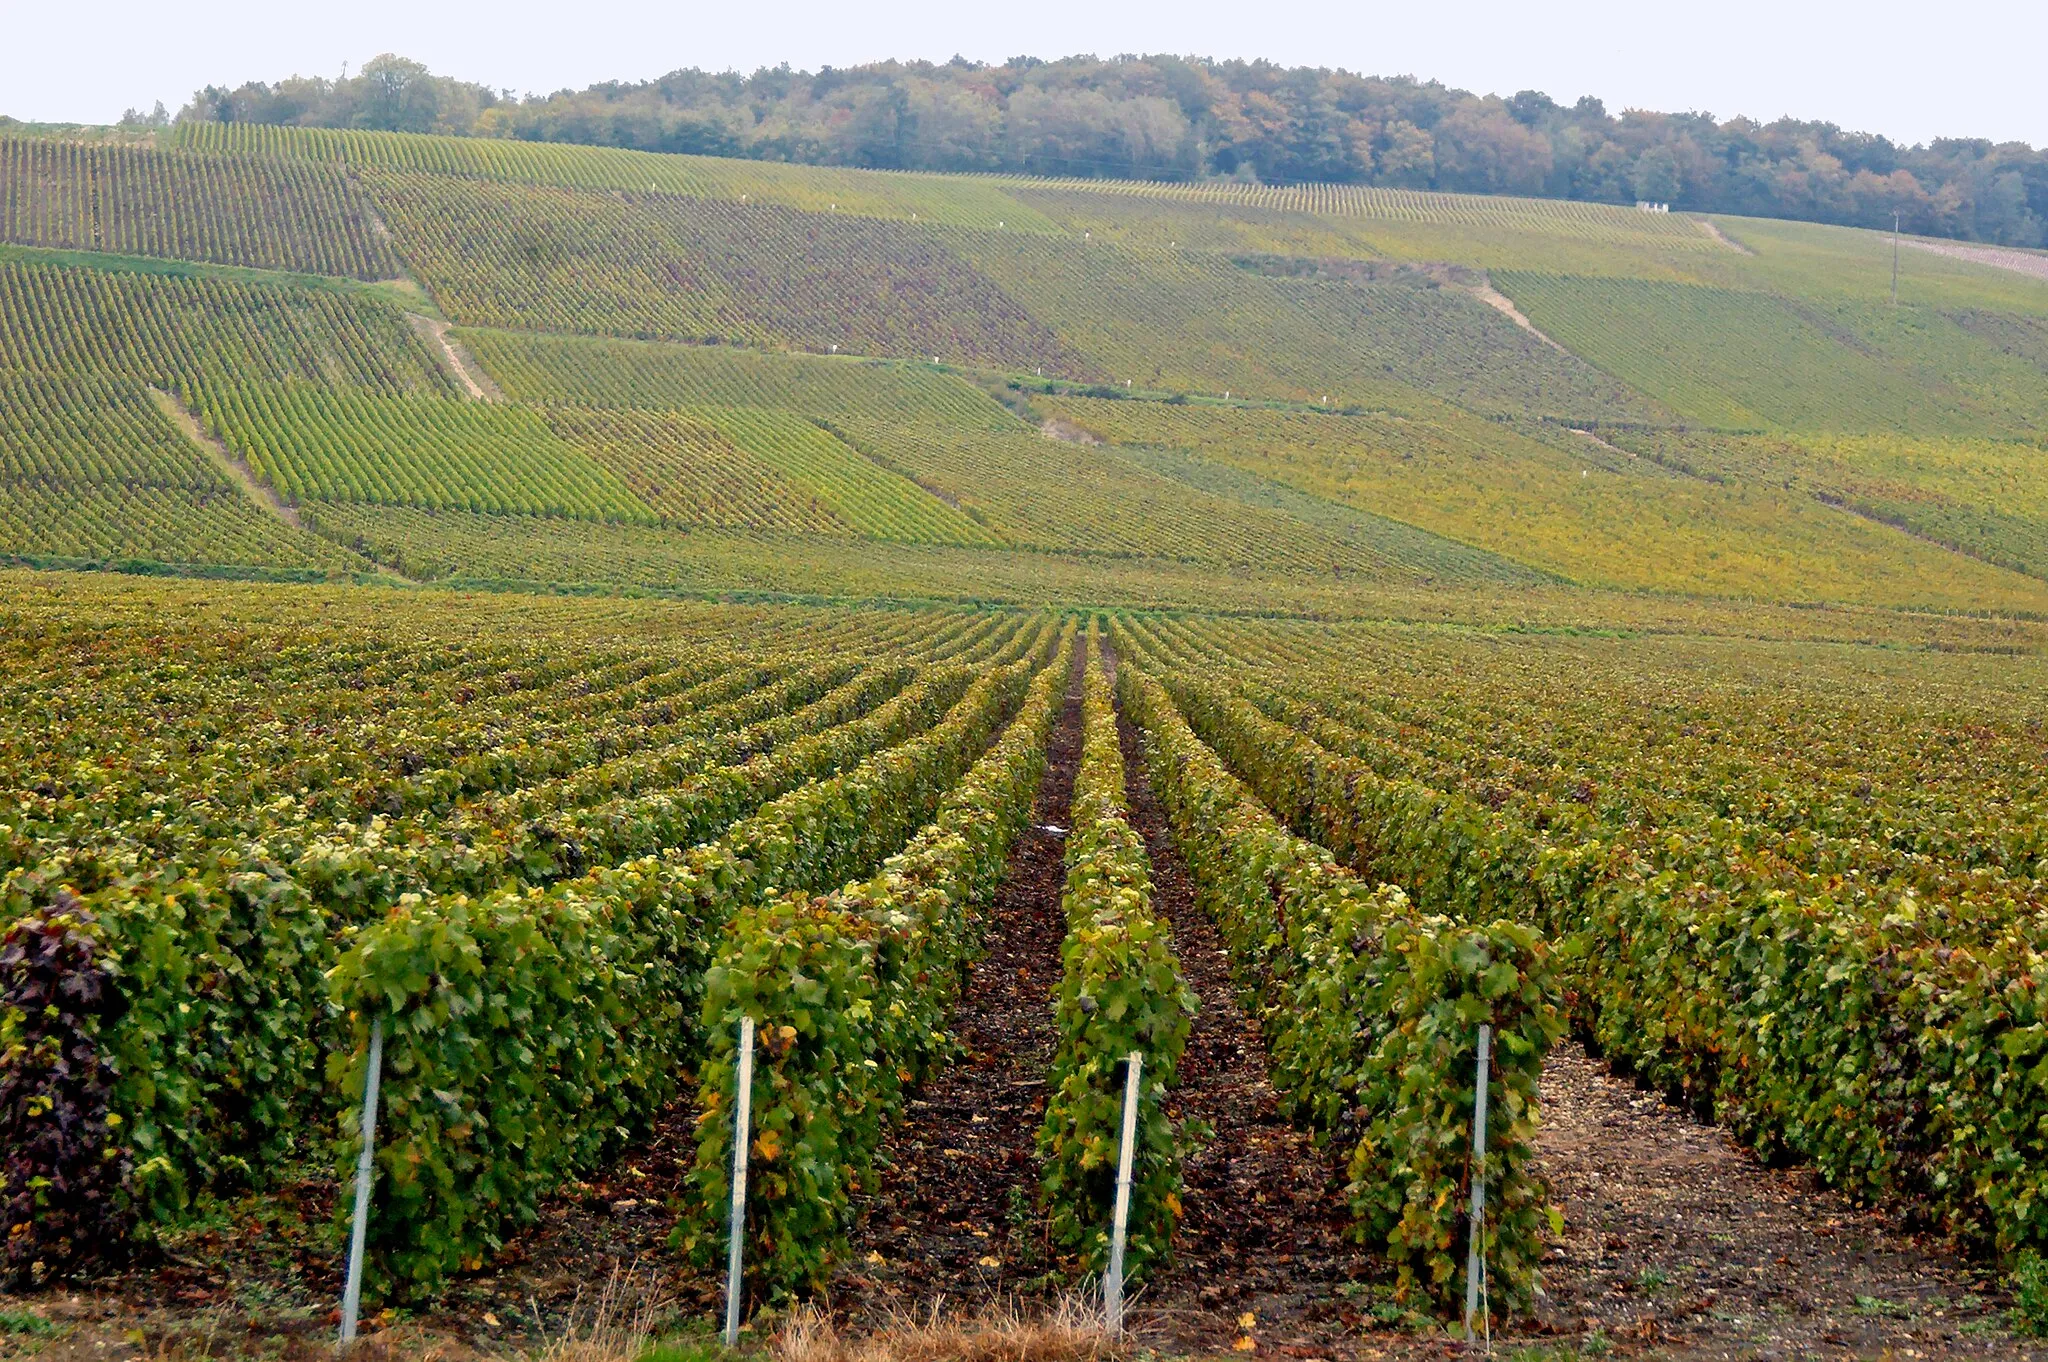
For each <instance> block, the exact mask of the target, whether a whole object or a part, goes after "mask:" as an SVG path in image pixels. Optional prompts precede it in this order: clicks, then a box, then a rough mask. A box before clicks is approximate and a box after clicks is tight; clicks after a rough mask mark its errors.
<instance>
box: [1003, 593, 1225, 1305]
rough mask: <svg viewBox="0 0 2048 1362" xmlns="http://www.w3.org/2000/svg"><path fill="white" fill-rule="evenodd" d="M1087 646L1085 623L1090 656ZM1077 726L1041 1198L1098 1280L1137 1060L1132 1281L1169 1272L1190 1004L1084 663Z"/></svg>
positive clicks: (1063, 1240) (1101, 696)
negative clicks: (1179, 1089) (1171, 1095)
mask: <svg viewBox="0 0 2048 1362" xmlns="http://www.w3.org/2000/svg"><path fill="white" fill-rule="evenodd" d="M1095 642H1096V635H1095V629H1094V627H1093V626H1092V625H1091V626H1090V628H1089V631H1088V644H1089V652H1090V653H1093V652H1094V650H1095ZM1090 661H1091V662H1092V661H1093V659H1092V658H1091V659H1090ZM1081 714H1082V739H1081V760H1080V766H1079V768H1078V770H1077V772H1076V774H1075V778H1074V799H1073V807H1072V812H1071V813H1070V814H1069V816H1068V819H1067V821H1068V823H1069V825H1070V826H1069V828H1068V831H1067V852H1066V866H1067V886H1066V893H1065V895H1064V897H1063V898H1062V899H1061V907H1062V909H1063V911H1064V912H1065V915H1066V919H1067V936H1066V940H1065V941H1064V942H1062V943H1061V945H1060V962H1061V973H1060V982H1059V984H1058V986H1057V987H1056V988H1055V989H1054V990H1053V1020H1054V1025H1055V1026H1056V1028H1057V1030H1058V1039H1057V1041H1056V1042H1055V1045H1054V1048H1053V1058H1052V1070H1051V1073H1050V1074H1049V1076H1048V1078H1047V1097H1046V1104H1045V1121H1044V1124H1043V1125H1042V1126H1041V1127H1040V1129H1039V1132H1038V1153H1039V1158H1040V1159H1041V1161H1042V1162H1043V1164H1044V1174H1043V1176H1042V1177H1041V1179H1040V1182H1039V1200H1040V1202H1041V1204H1042V1205H1043V1206H1044V1207H1045V1210H1046V1216H1047V1232H1048V1234H1050V1236H1051V1237H1052V1241H1053V1243H1054V1244H1055V1245H1057V1246H1058V1247H1059V1248H1060V1250H1061V1251H1063V1252H1064V1253H1067V1254H1069V1255H1072V1256H1073V1257H1075V1258H1077V1259H1079V1261H1080V1262H1081V1264H1082V1265H1083V1267H1084V1268H1085V1269H1086V1270H1087V1271H1090V1272H1097V1271H1100V1270H1101V1269H1102V1268H1103V1266H1104V1264H1106V1263H1107V1262H1108V1260H1109V1239H1110V1222H1111V1214H1112V1211H1113V1208H1114V1206H1115V1203H1116V1188H1117V1169H1118V1159H1119V1157H1120V1155H1119V1151H1120V1148H1121V1145H1122V1132H1123V1106H1124V1087H1125V1083H1126V1082H1127V1079H1126V1077H1125V1066H1126V1064H1127V1062H1128V1057H1129V1056H1130V1055H1132V1054H1134V1053H1135V1054H1140V1055H1142V1056H1143V1057H1144V1059H1143V1062H1142V1064H1141V1066H1140V1088H1139V1111H1138V1126H1137V1134H1136V1139H1135V1142H1134V1150H1133V1159H1132V1171H1131V1202H1130V1219H1129V1237H1128V1242H1127V1247H1126V1249H1125V1254H1126V1256H1125V1259H1124V1263H1125V1269H1124V1270H1125V1272H1126V1274H1127V1276H1128V1277H1129V1278H1130V1279H1132V1280H1136V1279H1139V1278H1141V1277H1142V1276H1143V1275H1144V1274H1145V1273H1146V1272H1147V1271H1148V1270H1149V1269H1151V1268H1152V1267H1154V1266H1161V1265H1163V1264H1164V1263H1165V1262H1166V1261H1167V1259H1168V1257H1169V1256H1170V1254H1171V1253H1172V1248H1173V1231H1174V1226H1175V1225H1176V1224H1178V1223H1179V1221H1180V1212H1181V1204H1180V1187H1181V1177H1180V1167H1181V1150H1180V1146H1179V1141H1178V1138H1177V1137H1178V1132H1177V1131H1176V1130H1175V1128H1174V1123H1173V1121H1172V1120H1171V1118H1169V1117H1168V1116H1167V1114H1166V1111H1165V1107H1164V1102H1165V1098H1166V1092H1167V1089H1168V1088H1170V1087H1172V1086H1173V1083H1174V1078H1175V1074H1176V1071H1177V1070H1178V1068H1179V1064H1180V1056H1181V1051H1182V1050H1183V1049H1184V1048H1185V1047H1186V1045H1187V1038H1188V1027H1189V1022H1188V1019H1189V1018H1190V1017H1192V1016H1193V1015H1194V1013H1195V1008H1196V999H1195V995H1194V992H1193V991H1192V990H1191V989H1189V988H1188V987H1187V986H1186V985H1185V984H1184V983H1182V981H1181V977H1180V963H1179V961H1178V960H1176V959H1175V957H1174V954H1173V936H1172V932H1171V930H1170V929H1169V928H1168V927H1167V925H1166V924H1165V923H1164V922H1162V921H1161V920H1160V919H1159V918H1158V917H1157V916H1155V915H1154V914H1153V912H1152V885H1151V862H1150V860H1149V858H1148V857H1147V856H1146V854H1145V843H1144V839H1143V838H1141V837H1140V836H1139V835H1138V833H1137V831H1136V830H1135V829H1134V828H1132V827H1131V825H1130V823H1129V822H1128V821H1127V819H1126V817H1125V808H1124V763H1123V755H1122V751H1121V749H1120V747H1119V746H1118V741H1117V725H1116V711H1115V709H1114V708H1113V705H1112V702H1111V696H1110V686H1109V682H1108V681H1107V680H1106V679H1105V678H1104V677H1103V675H1102V672H1101V671H1100V670H1099V669H1098V668H1097V667H1096V666H1093V665H1090V666H1089V667H1088V668H1087V672H1086V676H1085V678H1084V681H1083V691H1082V706H1081Z"/></svg>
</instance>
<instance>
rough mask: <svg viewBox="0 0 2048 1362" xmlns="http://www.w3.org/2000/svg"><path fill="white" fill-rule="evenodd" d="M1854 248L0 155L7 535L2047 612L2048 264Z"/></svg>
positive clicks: (404, 553)
mask: <svg viewBox="0 0 2048 1362" xmlns="http://www.w3.org/2000/svg"><path fill="white" fill-rule="evenodd" d="M1881 245H1882V243H1880V242H1879V240H1878V239H1877V238H1875V237H1873V236H1872V235H1871V234H1867V233H1859V232H1851V231H1838V230H1834V229H1826V228H1818V227H1810V226H1804V225H1797V224H1768V223H1750V222H1746V221H1736V220H1720V221H1717V222H1715V223H1713V224H1707V223H1702V222H1699V221H1695V220H1692V219H1688V218H1685V217H1682V216H1679V217H1674V216H1671V215H1668V214H1644V213H1636V212H1632V211H1629V210H1625V209H1619V208H1606V207H1601V206H1598V205H1587V204H1563V203H1557V202H1539V201H1533V200H1515V199H1506V198H1483V197H1472V196H1457V195H1443V194H1422V193H1409V192H1405V191H1394V190H1379V189H1373V190H1363V189H1338V188H1333V187H1318V186H1298V187H1292V188H1267V187H1259V186H1244V185H1181V186H1175V185H1163V184H1130V183H1114V182H1088V181H1028V180H1020V179H1014V178H1001V177H972V176H966V177H949V176H935V175H912V174H896V173H882V172H863V171H850V170H825V169H811V168H802V167H795V166H779V165H772V164H766V163H761V162H737V161H723V160H718V159H715V158H705V157H688V156H664V155H655V154H648V153H638V152H623V151H607V150H603V149H593V148H570V147H564V146H559V145H529V144H512V143H498V142H488V141H478V140H475V139H462V138H432V137H411V136H404V135H398V134H384V133H354V132H331V131H319V130H292V129H281V128H274V127H255V126H241V127H237V126H232V125H193V126H191V127H188V128H181V129H180V130H178V131H176V132H174V133H172V134H168V135H166V136H165V137H164V138H163V139H161V140H160V142H159V143H158V144H157V145H154V146H133V145H123V146H115V145H95V144H91V143H89V142H75V141H74V142H59V141H53V140H39V139H35V138H29V137H20V136H10V137H7V138H4V139H0V296H4V298H5V299H6V302H7V306H6V307H5V308H4V309H0V374H4V375H5V376H6V381H7V382H9V383H11V384H14V385H16V388H18V389H19V390H20V391H22V392H23V393H29V392H31V391H33V392H34V393H35V394H36V396H35V398H34V401H33V402H30V401H29V400H28V399H27V398H24V400H23V401H22V402H20V403H15V404H10V405H9V406H8V408H7V409H6V411H7V414H6V416H5V418H4V421H5V423H6V424H7V425H8V426H9V429H8V430H7V431H6V432H4V438H6V439H8V440H10V441H11V444H10V446H9V447H10V448H18V449H22V450H26V451H32V452H33V457H30V456H29V455H28V454H23V455H18V456H15V458H14V461H13V463H12V464H10V467H11V468H15V469H17V470H18V471H10V472H9V473H8V474H7V476H8V477H9V478H11V479H13V480H14V484H15V485H18V486H20V487H22V488H23V489H24V490H23V492H22V495H21V496H20V497H19V498H17V499H16V502H15V504H14V506H13V507H12V508H11V511H10V517H11V518H10V521H9V524H8V526H7V528H6V535H7V539H6V543H5V548H6V550H7V551H8V552H10V553H13V554H15V555H17V556H19V557H21V558H24V559H27V560H29V561H37V562H40V561H56V560H63V561H67V562H69V561H124V560H146V561H155V562H161V563H164V564H166V565H169V566H171V567H173V568H175V569H177V570H199V569H204V570H209V571H215V570H226V571H233V572H238V573H248V572H256V573H264V572H305V571H309V570H317V571H331V572H341V573H353V574H357V575H371V576H377V575H382V576H385V577H386V578H387V579H388V578H390V577H392V576H405V577H412V578H414V579H417V580H422V581H443V582H458V581H459V582H469V583H477V582H496V583H526V584H544V585H550V586H560V587H574V588H577V589H593V588H594V589H607V588H623V587H630V588H633V589H636V590H645V589H653V590H673V591H682V592H701V591H707V590H720V589H745V590H751V591H767V592H790V593H799V594H824V595H859V596H868V595H883V596H892V595H897V596H908V597H916V598H930V597H933V596H938V597H944V598H950V599H972V600H982V599H990V598H996V599H1005V600H1031V601H1047V602H1050V601H1055V600H1060V599H1065V598H1066V596H1067V594H1068V593H1073V592H1078V593H1080V594H1081V596H1082V597H1083V598H1085V599H1086V600H1089V601H1097V602H1104V603H1112V602H1130V603H1150V604H1185V605H1201V604H1219V603H1224V602H1229V603H1231V604H1232V605H1233V607H1234V608H1238V607H1243V606H1247V605H1249V606H1252V607H1253V608H1264V609H1276V610H1281V611H1316V612H1324V611H1330V610H1335V611H1338V612H1341V613H1347V614H1349V613H1359V612H1368V611H1370V610H1371V608H1372V604H1371V603H1372V601H1373V599H1374V597H1375V594H1376V593H1379V592H1383V591H1385V590H1388V589H1393V588H1399V589H1403V590H1406V589H1409V588H1415V587H1429V586H1431V585H1438V586H1443V585H1450V584H1461V585H1464V586H1473V587H1484V588H1487V589H1503V590H1530V589H1550V588H1551V587H1553V586H1556V585H1560V584H1564V585H1579V586H1584V587H1590V588H1603V589H1625V590H1652V591H1661V592H1676V593H1707V594H1717V595H1729V596H1734V597H1740V598H1751V599H1773V600H1785V601H1845V602H1846V601H1853V602H1859V603H1867V604H1877V605H1896V606H1912V607H1934V608H1941V609H1965V610H1996V611H2021V612H2031V611H2035V610H2039V609H2042V608H2048V580H2044V578H2043V577H2042V575H2041V573H2042V570H2043V569H2042V567H2041V562H2042V559H2041V554H2040V551H2039V548H2038V546H2037V544H2036V542H2035V539H2036V533H2035V529H2034V528H2033V518H2034V511H2033V509H2032V507H2033V502H2034V501H2035V500H2037V499H2038V498H2036V497H2035V496H2034V494H2033V492H2032V490H2031V487H2032V475H2031V471H2030V461H2031V460H2032V458H2033V454H2034V452H2038V451H2039V450H2040V448H2041V442H2042V440H2043V438H2044V428H2048V342H2044V341H2043V339H2042V338H2043V337H2044V336H2048V283H2044V282H2043V281H2041V280H2039V279H2034V278H2031V277H2028V276H2026V275H2023V274H2019V273H2015V272H2012V271H2001V270H1999V269H1997V268H1995V267H1994V266H1990V265H1986V264H1983V263H1980V262H1976V261H1971V260H1966V259H1958V258H1955V257H1952V256H1941V255H1934V254H1931V253H1926V252H1915V253H1911V255H1912V257H1913V258H1912V259H1911V260H1909V262H1908V266H1907V268H1906V270H1905V278H1904V280H1903V282H1902V286H1901V291H1900V303H1899V305H1898V306H1896V307H1894V306H1893V305H1892V304H1891V302H1890V301H1889V287H1890V268H1889V267H1890V261H1889V255H1888V253H1887V252H1884V251H1882V250H1880V246H1881ZM447 324H452V325H453V328H454V329H453V330H452V332H447V335H448V336H449V337H450V338H451V343H452V348H446V349H444V347H443V345H442V344H441V343H440V342H439V341H438V340H436V339H435V338H434V335H433V334H432V332H430V331H429V330H427V329H424V328H432V329H433V330H434V331H442V330H445V328H446V326H447ZM463 365H469V366H471V369H470V370H463V369H462V368H461V366H463ZM58 379H63V380H66V381H67V382H68V383H69V386H68V387H64V388H63V389H62V393H63V394H64V395H63V396H61V397H60V396H58V395H57V394H58V389H56V388H52V387H51V386H50V384H51V383H52V382H54V381H55V380H58ZM124 383H125V384H127V385H129V386H122V384H124ZM137 384H139V385H141V387H140V388H137V387H136V386H134V385H137ZM476 392H481V393H483V394H485V395H486V397H487V398H488V399H490V400H478V399H476V398H475V397H473V396H470V395H469V394H473V393H476ZM86 394H105V396H104V397H93V396H87V395H86ZM53 403H54V404H57V405H59V406H60V407H61V408H62V409H63V410H64V411H66V412H67V413H70V414H69V415H68V416H67V417H66V418H65V422H66V423H65V424H63V425H62V427H61V431H60V432H59V433H57V434H54V435H45V434H43V433H42V432H43V429H44V424H46V418H44V417H41V416H38V415H36V412H37V411H39V410H41V409H44V408H48V407H50V406H51V405H52V404H53ZM66 404H68V405H66ZM81 405H82V406H84V407H87V408H93V410H90V411H86V412H83V413H80V412H79V410H78V409H79V408H80V407H81ZM123 413H126V414H125V415H124V414H123ZM166 441H169V443H166ZM174 455H175V457H174ZM179 460H182V461H183V462H182V463H178V461H179ZM173 464H176V466H179V467H189V468H190V469H191V470H194V471H193V472H191V473H190V475H189V476H188V475H186V474H178V475H175V476H167V475H164V474H162V473H161V472H144V471H142V470H144V469H160V468H164V467H170V466H172V465H173ZM31 468H32V469H34V470H35V471H34V472H32V473H31V472H29V471H27V470H29V469H31ZM180 479H182V481H181V480H180ZM209 479H212V481H209ZM31 489H32V490H31Z"/></svg>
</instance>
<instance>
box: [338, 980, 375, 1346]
mask: <svg viewBox="0 0 2048 1362" xmlns="http://www.w3.org/2000/svg"><path fill="white" fill-rule="evenodd" d="M383 1075H384V1019H383V1018H382V1017H372V1018H370V1067H369V1072H368V1074H366V1075H365V1077H364V1078H363V1152H362V1153H361V1154H359V1155H357V1156H356V1216H355V1224H354V1226H353V1227H352V1228H351V1229H350V1230H349V1237H348V1284H347V1285H346V1286H344V1287H343V1288H342V1290H341V1341H342V1343H343V1344H344V1345H347V1344H350V1343H353V1342H355V1339H356V1316H357V1314H358V1313H359V1312H360V1311H361V1309H362V1304H363V1241H364V1240H365V1239H366V1238H368V1236H369V1233H370V1181H371V1179H372V1178H373V1177H374V1176H375V1175H376V1165H375V1164H374V1163H373V1162H372V1158H373V1155H374V1153H375V1151H376V1146H377V1088H378V1086H379V1081H380V1080H381V1079H382V1077H383Z"/></svg>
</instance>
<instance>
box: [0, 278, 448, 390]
mask: <svg viewBox="0 0 2048 1362" xmlns="http://www.w3.org/2000/svg"><path fill="white" fill-rule="evenodd" d="M0 369H24V370H29V371H31V372H38V373H45V374H58V373H64V374H110V375H111V374H118V375H120V376H122V377H126V378H134V379H140V380H142V381H143V382H145V383H152V384H155V385H156V386H158V387H160V388H166V389H173V390H177V391H181V392H182V391H189V389H190V388H191V387H192V386H193V385H194V384H197V383H201V382H209V381H210V382H225V383H282V382H287V381H290V380H293V379H303V380H306V381H308V382H316V383H330V384H335V385H346V386H352V387H363V388H371V389H374V390H377V391H380V392H435V393H448V392H452V391H453V389H452V386H451V383H450V380H449V379H448V377H447V376H446V374H445V373H444V372H443V371H442V370H441V368H440V366H439V365H438V364H436V363H435V362H434V360H433V359H432V357H431V356H429V355H428V354H427V352H426V350H425V349H424V348H423V347H422V345H421V344H420V340H419V337H418V336H416V335H415V334H413V331H412V328H411V327H409V326H407V325H406V323H405V319H404V317H403V316H402V315H400V313H399V312H398V310H397V309H396V308H394V307H392V306H390V305H389V304H387V303H385V302H383V301H381V300H378V299H375V298H372V297H370V296H369V295H368V294H366V293H363V292H361V291H341V290H336V289H324V288H300V287H295V286H290V285H285V284H254V283H242V282H237V281H233V280H229V279H223V278H219V277H215V276H213V275H207V274H198V275H190V276H186V275H167V274H164V275H159V274H139V273H130V272H127V271H119V270H97V269H85V268H82V267H79V266H50V265H31V264H18V263H13V262H10V261H4V260H0Z"/></svg>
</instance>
